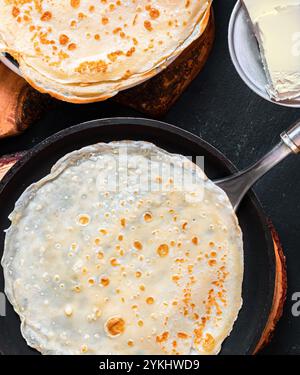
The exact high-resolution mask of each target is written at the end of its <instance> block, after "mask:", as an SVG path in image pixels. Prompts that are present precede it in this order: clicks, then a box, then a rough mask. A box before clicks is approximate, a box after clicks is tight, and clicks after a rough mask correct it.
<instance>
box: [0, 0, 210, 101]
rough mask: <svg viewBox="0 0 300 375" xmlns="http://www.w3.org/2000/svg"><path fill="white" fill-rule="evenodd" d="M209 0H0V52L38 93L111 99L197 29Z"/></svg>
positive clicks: (163, 61)
mask: <svg viewBox="0 0 300 375" xmlns="http://www.w3.org/2000/svg"><path fill="white" fill-rule="evenodd" d="M210 3H211V1H210V0H188V1H186V0H168V1H166V0H153V1H146V0H139V1H136V0H131V1H123V0H122V1H108V0H101V1H100V0H97V1H94V0H88V1H80V0H59V1H55V0H51V1H50V0H44V1H43V0H39V1H33V0H26V1H23V0H22V1H21V0H20V1H13V0H12V1H10V0H0V51H1V50H2V51H5V52H8V53H10V54H12V55H13V56H14V57H15V58H16V59H17V60H18V62H19V64H20V69H21V71H22V73H23V75H24V77H25V78H26V79H27V80H28V81H29V82H30V83H32V84H33V86H35V87H37V88H38V89H39V90H40V91H46V92H49V93H51V94H52V95H54V96H56V97H58V98H60V99H64V100H68V101H73V102H76V101H79V102H84V101H93V100H98V99H99V100H100V99H105V98H107V97H110V96H112V95H114V94H116V92H117V91H118V90H120V89H122V88H125V87H128V86H130V85H133V84H134V83H136V82H139V81H141V80H143V79H145V78H149V77H150V76H152V75H154V74H155V72H156V71H157V69H158V68H162V67H163V66H164V65H165V64H166V60H167V59H168V58H171V57H174V56H176V55H177V54H178V53H180V52H181V51H182V50H183V48H184V47H185V42H186V41H187V40H189V41H192V40H194V39H195V38H197V37H198V36H199V35H200V34H201V32H202V31H203V27H204V26H205V25H203V23H202V24H201V21H202V20H203V18H205V17H204V16H205V14H206V11H208V8H209V5H210Z"/></svg>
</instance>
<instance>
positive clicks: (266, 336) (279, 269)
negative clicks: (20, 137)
mask: <svg viewBox="0 0 300 375" xmlns="http://www.w3.org/2000/svg"><path fill="white" fill-rule="evenodd" d="M24 154H25V152H21V153H17V154H14V155H9V156H3V157H2V158H0V180H1V179H2V178H3V177H4V175H5V174H6V172H7V171H8V170H9V169H10V168H11V167H12V166H13V165H14V164H15V163H16V162H17V161H18V160H20V158H21V157H22V156H23V155H24ZM269 227H270V231H271V234H272V238H273V242H274V253H275V259H276V285H275V293H274V298H273V307H272V311H271V313H270V316H269V319H268V322H267V324H266V327H265V329H264V331H263V334H262V336H261V339H260V341H259V343H258V345H257V347H256V349H255V352H254V354H256V353H258V352H259V351H260V350H261V349H263V348H264V347H265V346H266V345H267V344H269V342H270V341H271V339H272V335H273V333H274V330H275V328H276V324H277V323H278V321H279V319H280V317H281V315H282V311H283V306H284V302H285V299H286V290H287V274H286V263H285V256H284V253H283V249H282V246H281V244H280V239H279V237H278V234H277V232H276V230H275V228H274V226H273V225H272V223H271V222H270V224H269Z"/></svg>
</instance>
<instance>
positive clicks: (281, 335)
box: [0, 0, 300, 354]
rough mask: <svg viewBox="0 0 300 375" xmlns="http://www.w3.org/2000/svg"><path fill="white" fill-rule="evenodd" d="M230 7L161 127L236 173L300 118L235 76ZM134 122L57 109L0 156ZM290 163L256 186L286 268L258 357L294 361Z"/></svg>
mask: <svg viewBox="0 0 300 375" xmlns="http://www.w3.org/2000/svg"><path fill="white" fill-rule="evenodd" d="M234 3H235V1H233V0H215V5H214V8H215V16H216V27H217V30H216V43H215V46H214V49H213V52H212V54H211V56H210V58H209V62H208V64H207V65H206V67H205V69H204V70H203V71H202V73H201V74H200V76H199V77H198V78H197V79H196V80H195V81H194V82H193V83H192V84H191V86H190V87H189V88H188V89H187V91H186V92H185V93H184V95H183V96H182V98H181V99H180V100H179V101H178V102H177V103H176V104H175V106H174V107H173V108H172V110H171V111H170V112H169V114H168V115H167V116H165V117H164V119H163V120H165V121H167V122H170V123H173V124H175V125H177V126H179V127H182V128H185V129H187V130H189V131H191V132H193V133H195V134H197V135H199V136H201V137H202V138H203V139H204V140H206V141H208V142H210V143H211V144H212V145H214V146H215V147H217V148H218V149H220V151H222V152H223V153H224V154H225V155H226V156H227V157H228V158H229V159H230V160H231V161H232V162H233V163H235V164H236V166H237V167H239V168H242V167H245V166H247V165H249V164H250V163H252V162H254V161H256V160H257V158H259V157H260V156H262V155H263V154H265V153H266V152H267V151H268V150H269V149H270V147H271V146H272V145H275V144H276V142H277V141H278V139H279V134H280V132H281V131H283V130H284V129H285V128H287V127H288V126H289V125H290V124H291V123H292V122H294V121H295V120H296V119H298V118H299V117H300V110H299V109H298V110H297V109H289V108H283V107H279V106H276V105H274V104H272V103H268V102H267V101H265V100H263V99H261V98H259V97H257V96H256V95H255V94H254V93H252V92H251V91H250V90H249V89H248V87H246V86H245V84H244V83H243V82H242V81H241V79H240V78H239V76H238V75H237V73H236V71H235V69H234V67H233V65H232V63H231V60H230V57H229V52H228V45H227V27H228V21H229V17H230V13H231V10H232V8H233V5H234ZM126 115H132V116H140V114H138V113H137V112H134V111H132V110H129V109H126V108H124V107H121V106H119V105H117V104H115V103H113V102H112V101H108V102H104V103H98V104H93V105H82V106H76V105H71V104H61V105H60V106H59V107H58V108H56V109H55V110H54V111H52V112H51V113H49V114H48V115H47V116H46V117H45V118H44V119H43V120H42V121H40V122H38V123H37V124H36V125H35V126H33V127H32V128H31V129H29V130H28V131H27V132H26V133H25V134H24V135H22V136H19V137H18V138H12V139H7V140H2V141H0V154H1V155H2V154H6V153H12V152H15V151H21V150H23V149H29V148H30V147H32V146H33V145H34V144H36V143H37V142H39V141H41V140H43V139H44V138H46V137H47V136H48V135H50V134H53V133H55V132H57V131H58V130H61V129H63V128H65V127H67V126H69V125H74V124H76V123H79V122H82V121H87V120H90V119H95V118H101V117H113V116H126ZM297 159H298V158H297V157H296V156H295V157H290V158H289V159H288V160H286V161H284V162H283V163H282V164H281V165H279V166H278V167H277V168H276V169H274V171H272V172H271V173H269V174H268V175H267V176H265V177H264V178H263V179H262V180H261V181H260V182H259V183H258V184H257V185H256V186H255V191H256V192H257V194H258V196H259V198H260V200H261V202H262V204H263V206H264V208H265V212H266V213H267V215H268V216H269V217H270V218H271V219H272V221H273V223H274V225H275V227H276V229H277V231H278V232H279V235H280V238H281V241H282V244H283V247H284V250H285V254H286V257H287V267H288V283H289V287H288V296H287V303H286V306H285V310H284V316H283V318H282V319H281V321H280V322H279V325H278V327H277V330H276V333H275V336H274V339H273V341H272V343H271V344H270V345H269V346H268V348H267V349H265V350H264V353H274V354H300V317H298V318H296V317H293V316H292V314H291V305H292V301H291V295H292V294H293V293H294V292H298V291H299V292H300V272H299V267H300V249H299V247H300V229H299V228H300V225H299V222H300V220H299V219H300V199H299V197H300V168H299V166H300V164H299V163H300V160H297Z"/></svg>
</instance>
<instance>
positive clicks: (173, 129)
mask: <svg viewBox="0 0 300 375" xmlns="http://www.w3.org/2000/svg"><path fill="white" fill-rule="evenodd" d="M113 125H124V126H125V125H127V126H128V125H133V126H134V125H137V126H138V125H141V126H146V127H150V128H156V129H160V130H164V131H166V132H169V133H170V134H175V135H176V136H179V137H183V138H185V139H188V140H189V141H191V142H193V143H195V144H196V145H197V146H199V147H200V148H202V149H204V150H205V151H206V152H208V153H209V154H211V155H212V156H213V157H216V158H217V159H218V160H219V161H220V162H221V163H222V164H223V165H224V166H225V168H226V169H228V170H229V171H230V173H233V172H236V171H238V169H237V168H236V167H235V165H234V164H233V163H232V162H231V161H230V160H228V159H227V157H226V156H225V155H224V154H223V153H222V152H221V151H219V150H218V149H217V148H216V147H214V146H213V145H211V144H209V143H208V142H206V141H205V140H203V139H202V138H200V137H199V136H197V135H195V134H193V133H191V132H189V131H187V130H185V129H182V128H180V127H178V126H175V125H172V124H169V123H167V122H164V121H159V120H153V119H147V118H143V117H109V118H103V119H95V120H91V121H86V122H82V123H80V124H77V125H73V126H71V127H66V128H65V129H63V130H61V131H59V132H57V133H55V134H53V135H51V136H49V137H47V138H46V139H44V140H43V141H41V142H40V143H38V144H37V145H35V146H34V147H33V148H32V149H30V150H29V151H27V153H26V154H25V155H24V156H23V157H22V158H21V159H20V160H19V161H18V162H17V163H16V164H15V165H14V166H13V167H12V168H11V169H10V170H9V171H8V172H7V173H6V175H5V176H4V177H3V179H2V180H1V181H0V198H1V195H2V193H3V191H4V189H5V188H6V187H7V185H9V183H10V182H11V181H12V179H13V178H14V177H15V176H16V175H17V174H18V172H19V171H20V170H21V169H22V168H23V167H24V166H25V165H26V164H27V163H28V162H30V161H31V160H32V158H34V157H36V156H37V155H38V154H39V153H40V152H42V151H44V150H45V149H47V147H49V146H52V145H53V144H55V143H57V142H58V141H60V140H62V139H63V138H65V137H67V136H72V135H74V134H77V133H80V132H83V131H89V130H91V129H94V128H101V127H104V126H113ZM247 197H248V198H249V199H250V201H251V204H252V205H253V207H254V209H255V211H256V214H257V216H258V218H259V220H260V224H261V226H262V229H263V231H264V236H265V241H266V244H267V247H266V251H267V253H268V259H269V274H270V280H269V282H270V283H271V288H270V291H269V293H268V297H267V298H266V300H265V309H264V316H261V319H260V321H259V322H260V324H259V327H257V328H256V334H255V335H254V338H253V340H252V343H251V344H250V345H249V347H248V350H247V351H246V352H245V354H246V355H249V354H253V353H254V351H255V348H256V346H257V344H258V342H259V340H260V338H261V335H262V333H263V331H264V328H265V326H266V324H267V321H268V318H269V314H270V311H271V307H272V302H273V297H274V292H275V277H276V270H275V254H274V252H271V249H273V241H272V237H271V234H270V231H269V227H268V218H267V217H266V216H265V214H264V210H263V208H262V206H261V204H260V201H259V199H258V198H257V196H256V194H255V193H254V191H253V190H250V191H249V192H248V193H247ZM1 253H2V251H1ZM238 319H239V317H238V318H237V321H238Z"/></svg>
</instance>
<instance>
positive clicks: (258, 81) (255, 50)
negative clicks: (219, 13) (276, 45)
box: [228, 0, 300, 108]
mask: <svg viewBox="0 0 300 375" xmlns="http://www.w3.org/2000/svg"><path fill="white" fill-rule="evenodd" d="M228 43H229V51H230V56H231V59H232V62H233V64H234V66H235V68H236V70H237V72H238V74H239V75H240V77H241V78H242V80H243V81H244V82H245V83H246V85H247V86H248V87H249V88H250V89H251V90H252V91H254V92H255V93H256V94H257V95H259V96H261V97H262V98H264V99H266V100H268V101H269V102H272V103H274V104H277V105H281V106H285V107H294V108H300V98H299V99H298V100H297V99H293V100H285V101H279V102H278V101H276V100H274V99H272V98H271V97H270V96H269V94H268V92H267V90H266V85H267V83H268V82H267V77H266V74H265V70H264V67H263V63H262V60H261V55H260V51H259V47H258V43H257V40H256V37H255V35H254V31H253V28H252V25H251V20H250V18H249V16H248V13H247V11H246V9H245V7H244V6H243V4H242V2H241V1H240V0H238V1H237V3H236V5H235V7H234V9H233V12H232V15H231V18H230V23H229V30H228Z"/></svg>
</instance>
